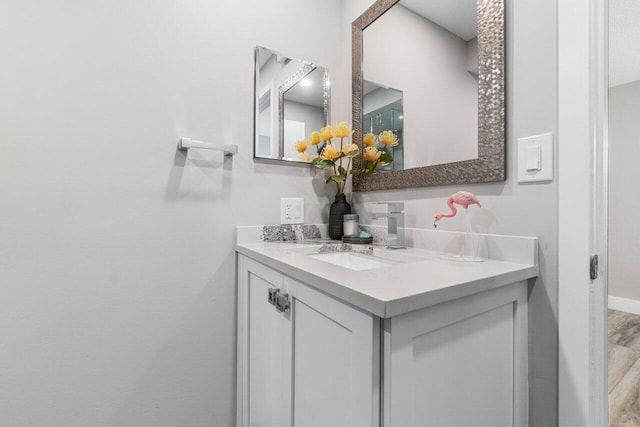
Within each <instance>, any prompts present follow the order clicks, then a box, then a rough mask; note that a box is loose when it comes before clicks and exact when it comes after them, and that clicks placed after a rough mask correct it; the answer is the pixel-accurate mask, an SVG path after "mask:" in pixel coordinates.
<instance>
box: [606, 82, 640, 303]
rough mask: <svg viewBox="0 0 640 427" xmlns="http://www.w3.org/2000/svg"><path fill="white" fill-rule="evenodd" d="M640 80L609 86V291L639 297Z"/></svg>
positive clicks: (632, 297)
mask: <svg viewBox="0 0 640 427" xmlns="http://www.w3.org/2000/svg"><path fill="white" fill-rule="evenodd" d="M639 117H640V81H635V82H632V83H627V84H623V85H620V86H615V87H612V88H610V89H609V165H610V167H609V295H612V296H615V297H620V298H628V299H632V300H637V301H640V283H639V282H638V277H640V264H639V263H638V260H639V259H640V224H639V223H638V221H637V218H638V212H640V198H639V197H638V187H637V184H638V168H637V166H636V164H635V162H634V161H633V159H639V158H640V121H638V118H639Z"/></svg>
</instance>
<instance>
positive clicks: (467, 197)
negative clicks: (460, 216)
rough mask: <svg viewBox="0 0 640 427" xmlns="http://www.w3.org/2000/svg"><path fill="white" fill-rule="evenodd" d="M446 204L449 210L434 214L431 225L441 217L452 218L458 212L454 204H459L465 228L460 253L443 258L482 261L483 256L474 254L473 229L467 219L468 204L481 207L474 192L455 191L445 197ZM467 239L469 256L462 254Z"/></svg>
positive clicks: (434, 224) (435, 225)
mask: <svg viewBox="0 0 640 427" xmlns="http://www.w3.org/2000/svg"><path fill="white" fill-rule="evenodd" d="M447 205H448V206H449V209H451V212H449V213H447V212H445V213H439V214H436V216H435V218H434V220H433V226H434V227H437V224H436V222H438V221H440V220H441V219H442V218H452V217H454V216H456V214H457V213H458V210H457V209H456V206H455V205H460V206H462V207H463V208H464V216H465V219H466V220H467V230H466V234H465V236H464V242H463V244H462V250H461V252H460V255H459V256H455V257H445V258H446V259H453V260H456V261H471V262H480V261H484V259H483V258H479V257H476V256H475V252H476V248H475V243H474V242H473V235H472V234H473V229H472V228H471V221H470V220H469V214H468V212H467V209H468V208H469V205H478V207H479V208H481V207H482V206H481V205H480V202H479V201H478V198H477V197H476V196H475V194H473V193H469V192H468V191H458V192H457V193H455V194H452V195H451V196H449V198H447ZM467 239H471V253H472V255H471V256H470V257H465V256H463V253H464V247H465V246H466V243H467Z"/></svg>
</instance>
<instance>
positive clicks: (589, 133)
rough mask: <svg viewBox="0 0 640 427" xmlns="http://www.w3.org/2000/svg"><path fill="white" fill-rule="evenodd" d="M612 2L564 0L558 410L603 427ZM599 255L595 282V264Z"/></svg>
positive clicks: (564, 417)
mask: <svg viewBox="0 0 640 427" xmlns="http://www.w3.org/2000/svg"><path fill="white" fill-rule="evenodd" d="M607 97H608V1H607V0H589V1H584V0H559V1H558V141H559V146H558V188H559V190H558V197H559V200H558V209H559V213H558V218H559V219H558V221H559V232H558V234H559V236H558V239H559V241H558V258H559V259H558V261H559V262H558V265H559V267H558V282H559V286H558V322H559V346H558V349H559V352H558V353H559V354H558V411H559V425H560V426H562V427H573V426H575V427H578V426H580V427H582V426H587V427H603V426H606V425H607V424H608V408H607V404H608V402H607V335H606V334H607V161H608V158H607V119H608V118H607V111H608V105H607ZM596 254H597V255H598V257H599V271H598V273H599V276H598V277H597V278H596V279H595V280H591V278H590V275H589V260H590V257H591V256H592V255H596Z"/></svg>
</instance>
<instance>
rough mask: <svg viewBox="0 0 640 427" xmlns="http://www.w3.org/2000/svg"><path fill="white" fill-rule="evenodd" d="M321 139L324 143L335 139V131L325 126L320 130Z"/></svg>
mask: <svg viewBox="0 0 640 427" xmlns="http://www.w3.org/2000/svg"><path fill="white" fill-rule="evenodd" d="M320 138H322V140H323V141H328V140H330V139H331V138H333V129H332V128H331V126H325V127H323V128H322V129H320Z"/></svg>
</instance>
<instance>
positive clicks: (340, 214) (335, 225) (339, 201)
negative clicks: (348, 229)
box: [329, 193, 351, 240]
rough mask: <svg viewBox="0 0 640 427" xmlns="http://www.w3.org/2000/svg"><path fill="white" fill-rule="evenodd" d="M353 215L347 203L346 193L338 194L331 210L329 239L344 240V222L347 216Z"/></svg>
mask: <svg viewBox="0 0 640 427" xmlns="http://www.w3.org/2000/svg"><path fill="white" fill-rule="evenodd" d="M350 213H351V206H349V203H347V199H346V198H345V196H344V193H338V194H336V199H335V200H334V201H333V203H331V207H330V208H329V237H331V238H332V239H333V240H340V239H342V234H343V233H342V221H343V219H344V216H345V215H346V214H350Z"/></svg>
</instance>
